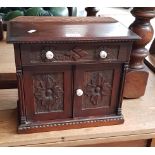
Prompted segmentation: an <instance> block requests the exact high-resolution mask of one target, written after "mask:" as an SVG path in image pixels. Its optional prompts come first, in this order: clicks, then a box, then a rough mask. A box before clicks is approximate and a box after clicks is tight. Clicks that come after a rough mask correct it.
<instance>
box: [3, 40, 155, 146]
mask: <svg viewBox="0 0 155 155" xmlns="http://www.w3.org/2000/svg"><path fill="white" fill-rule="evenodd" d="M4 44H5V43H3V42H1V43H0V63H1V65H0V72H4V73H5V72H9V73H14V72H15V65H14V55H13V47H12V45H11V44H10V45H5V46H4ZM8 49H9V50H8ZM16 101H17V90H16V89H10V90H5V89H1V90H0V146H79V145H93V144H98V143H110V142H119V141H129V140H139V139H152V138H155V74H154V73H152V72H151V71H150V74H149V80H148V84H147V88H146V93H145V96H143V97H141V98H139V99H130V100H125V99H124V100H123V114H124V118H125V122H124V124H121V125H114V126H102V127H92V128H83V129H70V130H63V131H51V132H43V133H33V134H17V132H16V129H17V115H16ZM153 145H154V140H153Z"/></svg>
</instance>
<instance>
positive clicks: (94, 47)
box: [20, 43, 130, 65]
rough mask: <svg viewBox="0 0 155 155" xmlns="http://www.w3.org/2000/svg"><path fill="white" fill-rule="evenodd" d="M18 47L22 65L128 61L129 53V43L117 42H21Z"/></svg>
mask: <svg viewBox="0 0 155 155" xmlns="http://www.w3.org/2000/svg"><path fill="white" fill-rule="evenodd" d="M20 49H21V58H22V64H23V65H30V64H31V65H33V64H49V63H57V62H58V63H60V62H62V63H63V62H64V63H66V62H72V63H77V62H91V61H92V62H94V61H100V62H101V61H106V62H111V61H128V60H129V54H130V44H129V45H128V46H127V45H126V44H118V43H107V44H103V43H78V44H77V43H65V44H63V43H60V44H58V43H57V44H23V45H21V47H20Z"/></svg>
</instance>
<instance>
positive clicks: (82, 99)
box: [73, 64, 122, 117]
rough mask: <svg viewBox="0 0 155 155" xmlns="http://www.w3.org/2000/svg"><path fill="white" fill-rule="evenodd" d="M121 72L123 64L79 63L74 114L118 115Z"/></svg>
mask: <svg viewBox="0 0 155 155" xmlns="http://www.w3.org/2000/svg"><path fill="white" fill-rule="evenodd" d="M121 72H122V65H121V64H89V65H77V66H76V69H75V75H74V111H73V116H74V117H85V116H106V115H108V116H109V115H116V109H117V106H118V104H119V103H118V102H119V90H120V87H119V85H120V81H121ZM79 90H80V91H79ZM78 91H79V92H78ZM78 93H79V94H78ZM80 93H81V94H80ZM82 93H83V94H82Z"/></svg>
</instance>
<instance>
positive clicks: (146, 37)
mask: <svg viewBox="0 0 155 155" xmlns="http://www.w3.org/2000/svg"><path fill="white" fill-rule="evenodd" d="M131 14H132V15H133V16H134V17H135V21H134V22H133V23H132V24H131V25H130V27H129V28H130V29H131V30H132V31H133V32H135V33H136V34H138V35H139V36H140V37H141V40H139V41H137V42H134V44H133V49H132V53H131V57H130V63H129V72H128V73H127V75H126V83H125V88H124V97H125V98H138V97H141V96H143V95H144V93H145V88H146V85H147V80H148V71H147V70H146V69H145V65H144V58H145V57H146V56H147V55H148V50H147V49H146V48H145V46H146V45H147V44H148V43H149V42H150V41H151V39H152V37H153V28H152V25H151V24H150V20H151V19H152V18H154V17H155V8H153V7H150V8H143V7H141V8H139V7H136V8H133V9H132V10H131Z"/></svg>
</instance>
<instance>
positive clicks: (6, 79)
mask: <svg viewBox="0 0 155 155" xmlns="http://www.w3.org/2000/svg"><path fill="white" fill-rule="evenodd" d="M12 88H17V79H16V74H15V73H0V89H12Z"/></svg>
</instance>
